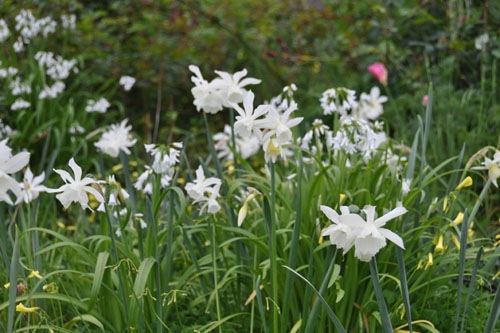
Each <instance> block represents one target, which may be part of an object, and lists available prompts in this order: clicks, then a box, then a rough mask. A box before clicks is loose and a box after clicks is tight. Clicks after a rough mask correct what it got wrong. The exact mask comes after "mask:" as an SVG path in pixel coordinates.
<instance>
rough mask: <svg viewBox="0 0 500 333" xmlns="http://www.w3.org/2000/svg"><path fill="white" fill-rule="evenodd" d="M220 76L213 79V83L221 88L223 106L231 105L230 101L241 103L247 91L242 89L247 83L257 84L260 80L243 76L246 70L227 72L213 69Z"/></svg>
mask: <svg viewBox="0 0 500 333" xmlns="http://www.w3.org/2000/svg"><path fill="white" fill-rule="evenodd" d="M215 73H216V74H217V75H219V76H220V78H217V79H214V81H213V83H214V84H215V85H216V86H217V87H218V88H219V89H220V90H221V96H222V98H223V99H224V102H223V103H224V106H231V103H236V104H238V103H241V102H242V101H243V99H244V96H245V94H246V93H247V92H248V91H247V90H246V89H244V87H245V86H248V85H249V84H259V83H260V82H261V81H260V80H258V79H255V78H253V77H247V78H244V79H243V77H245V76H246V75H247V70H246V69H243V70H242V71H239V72H236V73H234V74H229V73H226V72H222V71H215Z"/></svg>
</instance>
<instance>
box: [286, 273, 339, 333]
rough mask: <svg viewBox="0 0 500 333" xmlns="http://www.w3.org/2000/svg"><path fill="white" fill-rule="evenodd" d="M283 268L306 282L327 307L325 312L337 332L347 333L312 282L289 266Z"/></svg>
mask: <svg viewBox="0 0 500 333" xmlns="http://www.w3.org/2000/svg"><path fill="white" fill-rule="evenodd" d="M283 267H285V268H286V269H288V270H289V271H291V272H292V273H293V274H295V275H297V276H298V277H299V278H301V279H302V280H304V282H305V283H306V284H307V285H308V286H309V287H310V288H311V289H312V291H313V292H314V293H315V294H316V296H317V297H318V299H319V301H320V302H321V304H323V306H324V307H325V310H326V312H327V313H328V316H329V317H330V319H331V321H332V322H333V325H335V327H336V328H337V330H338V331H339V332H340V333H346V330H345V328H344V326H342V324H341V323H340V320H339V318H338V317H337V316H336V315H335V313H334V312H333V310H332V308H331V307H330V306H329V305H328V303H327V301H326V300H325V299H324V298H323V296H321V294H320V292H319V291H318V290H316V288H314V286H313V285H312V284H311V282H309V281H308V280H307V279H306V278H305V277H303V276H302V275H300V274H299V273H298V272H297V271H295V270H294V269H292V268H290V267H288V266H283Z"/></svg>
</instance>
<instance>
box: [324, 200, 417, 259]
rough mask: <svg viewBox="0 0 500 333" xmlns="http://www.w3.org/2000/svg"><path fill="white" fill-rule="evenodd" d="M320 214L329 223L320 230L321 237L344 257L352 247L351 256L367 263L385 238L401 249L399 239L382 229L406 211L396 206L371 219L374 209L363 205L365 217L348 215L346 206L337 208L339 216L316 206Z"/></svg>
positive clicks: (332, 211)
mask: <svg viewBox="0 0 500 333" xmlns="http://www.w3.org/2000/svg"><path fill="white" fill-rule="evenodd" d="M320 209H321V211H322V212H323V213H324V214H325V215H326V217H327V218H328V219H330V220H331V221H332V222H333V224H332V225H331V226H329V227H327V228H326V229H325V230H323V232H322V235H323V236H329V237H330V242H331V243H332V244H333V245H335V246H337V247H338V248H340V249H342V250H343V252H344V254H346V253H347V252H348V251H349V250H350V249H351V248H352V247H353V246H354V248H355V252H354V255H355V256H356V257H357V258H358V259H359V260H361V261H366V262H368V261H370V260H371V259H372V258H373V256H375V255H376V254H377V253H378V252H379V251H380V250H381V249H382V248H383V247H385V246H386V245H387V241H386V239H388V240H390V241H391V242H393V243H394V244H396V245H397V246H399V247H400V248H402V249H404V244H403V240H402V239H401V237H400V236H398V235H397V234H396V233H394V232H392V231H390V230H389V229H385V228H382V227H383V226H384V225H385V224H386V223H387V222H388V221H390V220H392V219H395V218H396V217H399V216H401V215H403V214H405V213H406V212H407V210H406V208H404V207H401V206H400V207H397V208H395V209H393V210H391V211H390V212H388V213H387V214H385V215H383V216H381V217H379V218H377V219H375V214H376V213H375V206H365V207H364V208H363V210H362V211H363V213H364V215H365V216H366V218H365V219H364V218H362V217H361V216H360V215H358V214H353V213H351V212H350V210H349V207H346V206H341V207H340V212H341V215H339V214H338V213H337V212H336V211H335V210H333V209H332V208H330V207H328V206H320Z"/></svg>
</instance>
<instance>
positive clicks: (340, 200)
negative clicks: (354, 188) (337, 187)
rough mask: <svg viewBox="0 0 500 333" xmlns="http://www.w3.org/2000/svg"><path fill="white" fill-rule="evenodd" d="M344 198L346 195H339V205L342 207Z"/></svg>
mask: <svg viewBox="0 0 500 333" xmlns="http://www.w3.org/2000/svg"><path fill="white" fill-rule="evenodd" d="M346 198H347V195H345V194H344V193H340V199H339V205H342V204H343V203H344V200H345V199H346Z"/></svg>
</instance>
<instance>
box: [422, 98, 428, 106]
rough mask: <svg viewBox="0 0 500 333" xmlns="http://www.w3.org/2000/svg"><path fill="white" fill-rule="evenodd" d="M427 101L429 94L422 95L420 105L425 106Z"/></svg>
mask: <svg viewBox="0 0 500 333" xmlns="http://www.w3.org/2000/svg"><path fill="white" fill-rule="evenodd" d="M427 103H429V96H427V95H424V97H422V105H423V106H427Z"/></svg>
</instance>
